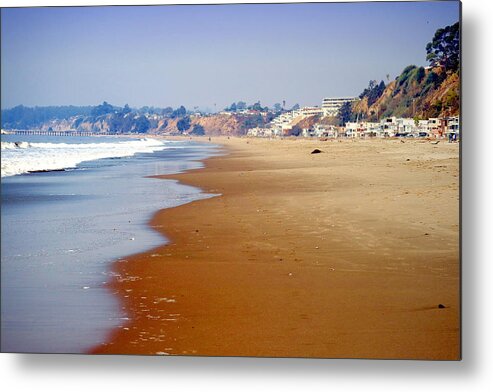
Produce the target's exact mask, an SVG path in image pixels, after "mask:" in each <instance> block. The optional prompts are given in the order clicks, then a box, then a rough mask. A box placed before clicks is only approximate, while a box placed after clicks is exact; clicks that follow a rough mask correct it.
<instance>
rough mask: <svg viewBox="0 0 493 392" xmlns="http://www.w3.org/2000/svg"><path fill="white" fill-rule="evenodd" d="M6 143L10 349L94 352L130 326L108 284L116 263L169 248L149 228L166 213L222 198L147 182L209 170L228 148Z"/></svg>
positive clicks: (4, 333) (4, 272) (4, 241)
mask: <svg viewBox="0 0 493 392" xmlns="http://www.w3.org/2000/svg"><path fill="white" fill-rule="evenodd" d="M1 140H2V156H1V158H2V180H1V328H2V330H1V348H2V351H3V352H43V353H81V352H86V351H87V350H88V349H90V348H91V347H93V346H95V345H97V344H99V343H102V342H104V340H105V338H106V337H107V334H108V333H109V332H110V331H111V330H112V329H113V328H116V327H123V326H124V325H125V323H126V322H127V315H126V314H124V313H123V312H122V311H121V310H120V307H119V303H118V299H117V298H116V297H115V296H114V295H113V294H112V293H111V292H109V290H108V289H107V288H106V287H105V284H104V283H105V282H106V281H108V280H109V279H111V276H110V266H111V263H112V261H114V260H116V259H118V258H122V257H125V256H128V255H130V254H134V253H138V252H142V251H145V250H148V249H151V248H153V247H155V246H158V245H161V244H163V243H165V241H166V239H165V238H163V237H162V236H161V235H160V234H158V233H157V232H155V231H153V230H152V229H150V228H149V227H148V226H147V223H148V221H149V219H150V218H151V216H152V215H153V214H154V213H155V212H156V211H157V210H159V209H162V208H170V207H174V206H177V205H181V204H184V203H187V202H190V201H193V200H197V199H202V198H207V197H212V196H214V195H210V194H205V193H203V192H201V190H200V189H197V188H194V187H190V186H186V185H183V184H179V183H177V182H176V181H172V180H162V179H156V178H148V177H149V176H153V175H158V174H171V173H178V172H182V171H185V170H191V169H196V168H200V167H202V163H201V160H203V159H204V158H206V157H209V156H212V155H216V154H218V153H219V150H218V148H217V147H216V146H214V145H211V144H206V143H202V144H200V143H194V142H189V141H183V142H182V141H180V142H175V141H163V140H155V139H149V138H147V139H129V138H122V137H53V136H17V135H2V139H1ZM53 170H57V171H53ZM59 170H63V171H59Z"/></svg>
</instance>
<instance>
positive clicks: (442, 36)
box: [426, 22, 460, 71]
mask: <svg viewBox="0 0 493 392" xmlns="http://www.w3.org/2000/svg"><path fill="white" fill-rule="evenodd" d="M426 54H427V56H426V60H428V61H429V62H430V65H432V66H441V67H443V68H445V70H447V71H449V70H450V71H457V70H458V69H459V56H460V26H459V22H457V23H455V24H453V25H451V26H447V27H445V28H443V29H438V30H437V31H436V32H435V36H434V37H433V40H432V41H431V42H429V43H428V45H426Z"/></svg>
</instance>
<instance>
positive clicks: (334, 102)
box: [322, 97, 359, 117]
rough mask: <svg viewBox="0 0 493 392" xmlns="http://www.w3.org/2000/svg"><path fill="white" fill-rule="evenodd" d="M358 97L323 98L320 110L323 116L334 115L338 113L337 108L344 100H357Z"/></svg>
mask: <svg viewBox="0 0 493 392" xmlns="http://www.w3.org/2000/svg"><path fill="white" fill-rule="evenodd" d="M357 101H359V98H355V97H346V98H324V100H323V102H322V110H323V113H324V116H331V117H335V116H337V115H338V114H339V109H340V108H341V106H342V105H344V104H345V103H346V102H357Z"/></svg>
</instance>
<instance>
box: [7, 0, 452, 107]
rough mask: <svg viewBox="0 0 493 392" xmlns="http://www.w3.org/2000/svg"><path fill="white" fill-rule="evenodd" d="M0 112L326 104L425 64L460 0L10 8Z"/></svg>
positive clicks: (8, 10)
mask: <svg viewBox="0 0 493 392" xmlns="http://www.w3.org/2000/svg"><path fill="white" fill-rule="evenodd" d="M1 16H2V30H1V33H2V35H1V43H2V47H1V51H2V52H1V66H2V68H1V71H2V75H1V82H2V87H1V94H2V97H1V98H2V102H1V103H2V108H8V107H12V106H15V105H18V104H24V105H27V106H34V105H39V106H44V105H62V104H63V105H64V104H73V105H93V104H97V103H100V102H102V101H103V100H106V101H108V102H110V103H112V104H115V105H124V104H125V103H128V104H129V105H130V106H134V107H135V106H143V105H149V106H160V107H164V106H168V105H169V106H174V107H175V106H177V105H180V104H183V105H185V106H187V107H189V108H192V107H194V106H199V107H201V108H206V107H208V108H211V109H214V104H215V103H216V104H217V109H218V110H219V109H221V108H223V107H224V106H226V105H228V104H230V103H231V102H233V101H238V100H243V101H247V102H249V103H250V102H254V101H256V100H260V101H261V103H262V104H264V105H266V104H268V105H272V104H273V103H275V102H282V100H283V99H285V100H286V105H287V106H291V105H293V104H294V103H296V102H299V103H300V104H301V105H319V104H320V103H321V100H322V98H324V97H326V96H353V95H358V94H359V93H360V92H361V91H362V90H363V89H364V88H365V87H366V85H367V84H368V81H369V80H370V79H378V80H381V79H384V80H385V79H386V75H387V74H390V76H391V78H392V79H393V78H394V77H395V76H396V75H398V74H399V73H400V72H401V71H402V69H403V68H404V67H405V66H407V65H409V64H416V65H424V64H425V63H426V61H425V56H426V53H425V46H426V44H427V42H429V41H430V40H431V38H432V37H433V34H434V32H435V30H436V29H437V28H439V27H444V26H446V25H449V24H452V23H454V22H456V21H458V19H459V3H458V2H455V1H450V2H449V1H437V2H414V3H413V2H409V3H398V2H396V3H345V4H337V3H332V4H331V3H326V4H277V5H265V4H259V5H217V6H150V7H95V8H92V7H86V8H77V7H70V8H68V7H61V8H24V9H21V8H18V9H5V8H4V9H2V15H1Z"/></svg>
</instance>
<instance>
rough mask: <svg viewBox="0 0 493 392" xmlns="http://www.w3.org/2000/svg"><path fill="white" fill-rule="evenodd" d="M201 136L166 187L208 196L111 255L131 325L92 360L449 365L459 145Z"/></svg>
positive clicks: (456, 269)
mask: <svg viewBox="0 0 493 392" xmlns="http://www.w3.org/2000/svg"><path fill="white" fill-rule="evenodd" d="M213 142H216V143H220V144H223V145H224V146H225V149H226V150H227V152H228V154H227V155H225V156H221V157H215V158H211V159H209V160H207V162H206V168H205V169H201V170H196V171H191V172H188V173H184V174H180V175H174V176H168V177H167V178H170V177H171V178H173V179H178V180H180V181H182V182H183V183H186V184H191V185H195V186H198V187H200V188H202V189H203V190H204V191H206V192H211V193H219V194H221V196H220V197H215V198H212V199H206V200H201V201H196V202H193V203H190V204H186V205H183V206H180V207H177V208H173V209H167V210H162V211H159V212H158V213H157V214H156V215H155V216H154V218H153V219H152V221H151V225H152V226H153V227H155V228H156V229H157V230H159V231H160V232H162V233H163V234H164V235H165V236H166V237H167V238H168V239H169V240H170V241H171V242H170V244H169V245H166V246H162V247H159V248H157V249H153V250H151V251H149V252H147V253H144V254H139V255H135V256H132V257H128V258H126V259H125V260H121V261H119V262H115V264H114V272H115V273H116V277H115V279H114V280H113V282H112V283H111V285H110V288H111V289H112V290H113V291H114V292H115V293H116V295H118V296H119V298H121V301H122V307H123V308H124V311H125V312H126V313H127V314H128V316H129V318H130V321H129V322H128V323H127V324H124V325H122V326H121V327H120V328H118V329H117V330H115V331H114V333H113V334H112V335H111V336H110V337H108V341H107V343H105V344H104V345H102V346H100V347H97V348H95V349H94V350H93V351H92V352H94V353H118V354H163V355H164V354H171V355H173V354H178V355H219V356H225V355H227V356H269V357H278V356H279V357H331V358H413V359H449V360H453V359H458V358H459V357H460V329H459V328H460V320H459V310H460V309H459V306H460V296H459V284H460V279H459V276H460V264H459V146H458V144H449V143H446V142H443V141H442V142H441V143H439V144H437V145H435V144H431V143H430V142H429V141H414V140H406V142H404V143H403V142H401V141H399V140H372V141H364V140H362V141H354V142H353V141H350V140H349V141H342V142H338V141H324V142H321V141H316V140H312V141H309V140H261V139H233V138H232V139H230V140H229V139H218V138H213ZM314 148H320V149H321V150H323V153H321V154H310V152H311V151H312V150H313V149H314ZM439 304H443V305H445V308H439V307H438V305H439Z"/></svg>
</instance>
